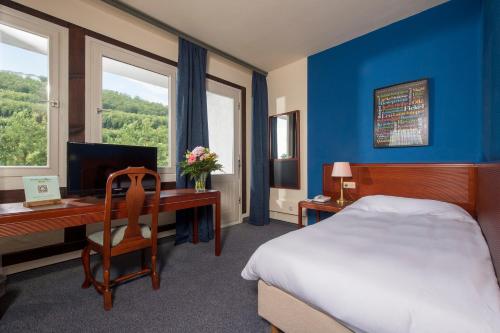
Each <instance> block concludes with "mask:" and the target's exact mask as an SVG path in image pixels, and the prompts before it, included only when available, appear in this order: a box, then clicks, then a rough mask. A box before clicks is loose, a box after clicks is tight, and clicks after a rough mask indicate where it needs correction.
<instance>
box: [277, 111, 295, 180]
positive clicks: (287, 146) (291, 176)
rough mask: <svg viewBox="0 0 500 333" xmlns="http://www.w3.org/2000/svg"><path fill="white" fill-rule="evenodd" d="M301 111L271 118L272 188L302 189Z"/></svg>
mask: <svg viewBox="0 0 500 333" xmlns="http://www.w3.org/2000/svg"><path fill="white" fill-rule="evenodd" d="M299 132H300V129H299V111H291V112H287V113H283V114H279V115H276V116H271V117H269V159H270V173H271V177H270V180H271V187H275V188H290V189H299V188H300V168H299V165H300V158H299V155H300V150H299Z"/></svg>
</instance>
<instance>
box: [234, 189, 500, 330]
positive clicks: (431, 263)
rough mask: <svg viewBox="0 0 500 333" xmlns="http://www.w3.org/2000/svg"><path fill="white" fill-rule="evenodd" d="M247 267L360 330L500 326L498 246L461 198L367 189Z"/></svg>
mask: <svg viewBox="0 0 500 333" xmlns="http://www.w3.org/2000/svg"><path fill="white" fill-rule="evenodd" d="M412 207H413V208H412ZM413 210H415V211H413ZM242 277H243V278H245V279H247V280H258V279H262V280H264V281H265V282H267V283H269V284H271V285H273V286H276V287H278V288H280V289H282V290H284V291H286V292H288V293H290V294H291V295H293V296H295V297H297V298H299V299H301V300H303V301H305V302H306V303H308V304H310V305H311V306H313V307H316V308H317V309H319V310H322V311H324V312H325V313H327V314H329V315H331V316H332V317H334V318H337V319H338V320H340V321H341V322H344V323H346V324H347V326H349V327H351V328H353V329H354V330H356V331H365V332H387V333H403V332H412V333H413V332H415V333H417V332H418V333H423V332H441V333H442V332H453V333H457V332H474V333H478V332H481V333H482V332H484V333H488V332H500V289H499V287H498V284H497V280H496V277H495V274H494V271H493V266H492V262H491V258H490V255H489V250H488V247H487V245H486V242H485V240H484V238H483V236H482V234H481V230H480V228H479V226H478V224H477V222H476V221H474V220H473V219H472V217H470V215H468V214H467V213H466V212H465V211H464V210H462V209H461V208H460V207H458V206H454V205H451V204H446V203H440V202H436V201H431V200H417V199H406V198H404V199H403V198H396V197H385V196H376V197H371V198H370V197H367V198H366V199H361V200H359V201H358V202H356V203H354V204H352V205H351V206H349V207H347V208H345V209H343V210H342V211H341V212H340V213H338V214H336V215H334V216H332V217H330V218H328V219H325V220H323V221H321V222H320V223H316V224H314V225H312V226H308V227H306V228H303V229H301V230H297V231H293V232H290V233H288V234H285V235H283V236H281V237H278V238H276V239H273V240H271V241H269V242H267V243H265V244H263V245H261V246H260V247H259V248H258V249H257V250H256V251H255V253H254V254H253V255H252V257H251V258H250V260H249V262H248V263H247V265H246V267H245V268H244V270H243V272H242Z"/></svg>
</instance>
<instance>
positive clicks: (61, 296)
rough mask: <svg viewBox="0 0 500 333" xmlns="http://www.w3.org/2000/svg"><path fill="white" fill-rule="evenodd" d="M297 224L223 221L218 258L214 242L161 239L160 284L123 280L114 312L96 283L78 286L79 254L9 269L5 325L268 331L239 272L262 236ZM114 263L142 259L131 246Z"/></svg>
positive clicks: (120, 266) (252, 287) (11, 328)
mask: <svg viewBox="0 0 500 333" xmlns="http://www.w3.org/2000/svg"><path fill="white" fill-rule="evenodd" d="M295 228H296V227H295V226H294V225H293V224H290V223H286V222H279V221H272V222H271V224H270V225H268V226H263V227H256V226H252V225H249V224H239V225H236V226H232V227H229V228H225V229H223V230H222V246H223V247H222V255H221V256H220V257H218V258H217V257H215V256H214V243H213V242H209V243H199V244H197V245H193V244H183V245H180V246H177V247H175V246H174V245H173V240H172V239H170V238H169V239H166V240H161V241H160V245H159V255H160V258H159V261H160V262H159V268H160V272H161V288H160V289H159V290H156V291H154V290H153V289H152V287H151V279H150V278H149V277H142V278H139V279H136V280H133V281H131V282H128V283H126V284H122V285H120V286H118V287H117V288H114V293H113V309H112V310H111V311H109V312H106V311H104V310H103V301H102V297H101V296H100V295H99V294H98V293H97V292H96V291H95V290H94V288H89V289H81V288H80V286H81V283H82V281H83V270H82V267H81V263H80V261H79V260H71V261H67V262H64V263H60V264H56V265H52V266H47V267H43V268H39V269H35V270H31V271H27V272H23V273H19V274H15V275H11V276H9V278H8V284H7V294H6V295H5V296H4V297H3V298H2V299H0V303H2V307H3V313H4V314H3V316H2V318H1V319H0V332H2V333H4V332H118V331H119V332H131V331H134V332H239V333H242V332H268V331H269V326H268V324H267V322H265V321H264V320H263V319H261V318H260V317H259V316H258V315H257V284H256V282H255V281H246V280H243V279H242V278H241V276H240V273H241V270H242V269H243V267H244V266H245V264H246V262H247V260H248V259H249V258H250V256H251V254H252V253H253V251H254V250H255V249H256V248H257V247H258V246H259V245H260V244H262V243H264V242H266V241H267V240H269V239H272V238H275V237H277V236H280V235H282V234H285V233H287V232H289V231H291V230H295ZM99 262H100V258H99V257H98V256H93V257H92V264H98V263H99ZM112 263H113V264H114V268H113V270H114V274H116V273H123V272H125V271H127V267H128V268H130V267H133V269H136V268H138V267H139V264H140V260H139V256H138V255H136V254H131V255H126V256H122V257H119V258H116V260H115V261H112ZM134 265H135V266H134ZM97 274H98V275H97V276H98V277H99V279H101V278H100V277H101V276H102V275H101V273H100V270H99V271H98V272H97ZM112 276H113V275H112Z"/></svg>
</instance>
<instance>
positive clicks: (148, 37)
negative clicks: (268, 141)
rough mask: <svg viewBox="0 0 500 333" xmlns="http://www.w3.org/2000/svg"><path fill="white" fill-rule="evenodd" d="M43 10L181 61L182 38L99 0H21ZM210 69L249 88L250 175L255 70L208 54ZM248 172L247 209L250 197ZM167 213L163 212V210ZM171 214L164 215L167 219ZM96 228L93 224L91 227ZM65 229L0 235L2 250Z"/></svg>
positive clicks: (57, 236) (55, 239)
mask: <svg viewBox="0 0 500 333" xmlns="http://www.w3.org/2000/svg"><path fill="white" fill-rule="evenodd" d="M16 2H18V3H20V4H23V5H25V6H28V7H31V8H34V9H36V10H39V11H41V12H44V13H47V14H49V15H52V16H55V17H57V18H60V19H63V20H65V21H68V22H71V23H73V24H76V25H79V26H81V27H84V28H87V29H89V30H93V31H95V32H98V33H101V34H103V35H106V36H109V37H112V38H114V39H117V40H119V41H122V42H125V43H127V44H130V45H133V46H135V47H138V48H141V49H143V50H146V51H149V52H151V53H154V54H157V55H160V56H162V57H165V58H168V59H171V60H174V61H177V54H178V39H177V37H176V36H173V35H171V34H169V33H167V32H165V31H163V30H160V29H158V28H155V27H154V26H151V25H149V24H147V23H145V22H143V21H141V20H139V19H136V18H134V17H132V16H130V15H127V14H125V13H123V12H121V11H119V10H117V9H115V8H113V7H111V6H109V5H106V4H105V3H103V2H101V1H99V0H44V1H40V0H17V1H16ZM207 67H208V68H207V71H208V73H210V74H212V75H215V76H218V77H220V78H222V79H225V80H227V81H231V82H233V83H236V84H238V85H241V86H243V87H245V88H246V94H247V100H246V109H247V118H246V123H247V131H246V133H247V138H246V139H247V171H248V172H247V175H249V174H250V169H249V168H250V165H251V164H250V159H251V156H250V144H251V96H252V90H251V89H252V72H251V71H250V70H249V69H247V68H245V67H242V66H240V65H237V64H235V63H232V62H230V61H228V60H226V59H225V58H222V57H220V56H217V55H214V54H212V53H210V52H209V54H208V65H207ZM249 198H250V180H249V176H247V211H248V207H249V201H250V199H249ZM162 215H163V214H162ZM167 216H168V214H165V217H163V218H162V220H163V222H164V223H165V222H167V220H169V218H168V217H167ZM91 229H92V228H91ZM63 235H64V234H63V231H62V230H61V231H55V232H47V233H40V234H36V235H32V236H29V237H28V236H22V237H12V238H4V239H0V253H6V252H13V251H19V250H23V249H29V248H34V247H38V246H43V245H49V244H53V243H59V242H62V241H63Z"/></svg>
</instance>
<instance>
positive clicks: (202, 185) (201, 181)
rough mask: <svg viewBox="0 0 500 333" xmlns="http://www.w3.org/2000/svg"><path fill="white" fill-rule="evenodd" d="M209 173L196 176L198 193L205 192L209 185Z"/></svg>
mask: <svg viewBox="0 0 500 333" xmlns="http://www.w3.org/2000/svg"><path fill="white" fill-rule="evenodd" d="M207 176H208V173H207V172H202V173H200V174H199V175H196V176H194V188H195V190H196V192H205V191H206V185H207Z"/></svg>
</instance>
